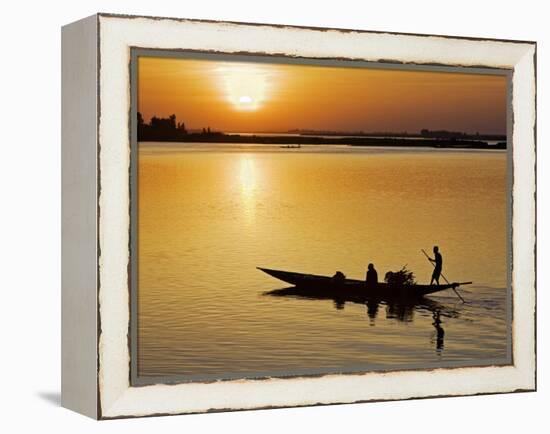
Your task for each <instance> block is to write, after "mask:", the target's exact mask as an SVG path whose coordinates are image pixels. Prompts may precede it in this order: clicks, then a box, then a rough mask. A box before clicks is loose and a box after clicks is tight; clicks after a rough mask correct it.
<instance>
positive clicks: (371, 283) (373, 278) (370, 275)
mask: <svg viewBox="0 0 550 434" xmlns="http://www.w3.org/2000/svg"><path fill="white" fill-rule="evenodd" d="M366 284H367V287H368V288H373V287H376V286H377V285H378V273H377V272H376V270H375V269H374V265H373V264H369V267H368V271H367V277H366Z"/></svg>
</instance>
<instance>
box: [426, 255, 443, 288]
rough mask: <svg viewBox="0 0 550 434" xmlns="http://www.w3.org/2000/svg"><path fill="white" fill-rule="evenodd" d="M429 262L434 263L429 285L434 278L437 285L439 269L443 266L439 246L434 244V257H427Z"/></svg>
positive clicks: (439, 274)
mask: <svg viewBox="0 0 550 434" xmlns="http://www.w3.org/2000/svg"><path fill="white" fill-rule="evenodd" d="M428 259H429V260H430V262H433V263H434V264H435V267H434V272H433V274H432V280H430V285H433V283H434V280H435V283H437V284H438V285H439V276H441V270H442V268H443V257H442V256H441V253H439V247H437V246H434V258H433V259H432V258H430V257H428Z"/></svg>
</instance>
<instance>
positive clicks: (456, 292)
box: [420, 249, 466, 303]
mask: <svg viewBox="0 0 550 434" xmlns="http://www.w3.org/2000/svg"><path fill="white" fill-rule="evenodd" d="M420 250H422V253H424V256H426V259H427V260H428V262H429V263H430V264H432V265H433V266H434V268H435V264H434V263H433V262H432V261H430V257H429V256H428V254H427V253H426V252H425V251H424V249H420ZM441 277H443V279H445V282H447V284H448V285H451V282H449V281H448V280H447V278H446V277H445V276H444V275H443V273H441ZM451 288H453V291H454V292H455V294H456V295H458V298H460V299H461V300H462V303H466V301H465V300H464V299H463V298H462V297H461V296H460V294H459V293H458V291H457V290H456V288H455V287H454V286H451Z"/></svg>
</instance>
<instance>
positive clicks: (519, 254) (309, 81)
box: [62, 14, 536, 419]
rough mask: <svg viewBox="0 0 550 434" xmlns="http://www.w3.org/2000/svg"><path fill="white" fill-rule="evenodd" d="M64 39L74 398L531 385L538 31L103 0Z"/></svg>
mask: <svg viewBox="0 0 550 434" xmlns="http://www.w3.org/2000/svg"><path fill="white" fill-rule="evenodd" d="M62 35H63V38H62V52H63V77H62V84H63V113H62V114H63V125H62V140H63V240H62V246H63V250H62V252H63V256H62V263H63V279H62V281H63V291H62V294H63V297H62V312H63V318H62V344H63V357H62V363H63V366H62V373H63V375H62V379H63V381H62V403H63V405H64V406H66V407H68V408H70V409H73V410H75V411H78V412H80V413H83V414H85V415H88V416H90V417H93V418H97V419H111V418H119V417H137V416H148V415H168V414H183V413H200V412H209V411H226V410H244V409H257V408H275V407H287V406H307V405H316V404H331V403H351V402H368V401H378V400H397V399H409V398H423V397H439V396H460V395H473V394H489V393H506V392H517V391H532V390H535V388H536V356H535V245H536V244H535V242H536V230H535V229H536V226H535V199H534V197H535V196H534V195H535V189H536V186H535V163H536V154H535V132H536V111H535V82H536V79H535V66H536V63H535V62H536V45H535V43H534V42H526V41H505V40H487V39H484V40H482V39H475V38H459V37H451V36H429V35H411V34H398V33H379V32H367V31H351V30H339V29H320V28H305V27H304V28H301V27H288V26H275V25H260V24H241V23H225V22H210V21H196V20H184V19H173V18H152V17H133V16H117V15H109V14H98V15H94V16H92V17H89V18H86V19H83V20H81V21H78V22H75V23H72V24H69V25H67V26H65V27H64V28H63V32H62Z"/></svg>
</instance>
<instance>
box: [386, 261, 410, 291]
mask: <svg viewBox="0 0 550 434" xmlns="http://www.w3.org/2000/svg"><path fill="white" fill-rule="evenodd" d="M384 280H385V282H386V283H387V284H388V285H391V286H394V285H395V286H403V285H416V281H415V278H414V273H413V272H412V271H411V270H407V266H406V265H404V266H403V268H401V270H399V271H388V272H387V273H386V275H385V276H384Z"/></svg>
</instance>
